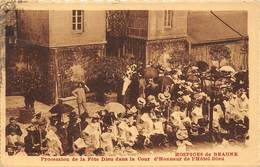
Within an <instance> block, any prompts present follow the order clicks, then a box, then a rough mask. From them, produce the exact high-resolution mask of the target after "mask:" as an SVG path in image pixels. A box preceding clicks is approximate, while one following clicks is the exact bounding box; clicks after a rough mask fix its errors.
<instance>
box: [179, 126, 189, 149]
mask: <svg viewBox="0 0 260 167" xmlns="http://www.w3.org/2000/svg"><path fill="white" fill-rule="evenodd" d="M188 137H189V136H188V131H187V129H186V128H185V126H181V127H180V128H179V129H178V130H177V132H176V138H177V141H176V144H177V146H178V148H177V150H176V151H177V152H185V151H187V146H192V143H191V142H189V140H188Z"/></svg>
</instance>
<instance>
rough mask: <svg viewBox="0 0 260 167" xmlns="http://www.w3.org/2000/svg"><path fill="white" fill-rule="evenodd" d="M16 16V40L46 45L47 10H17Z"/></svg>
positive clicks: (47, 32)
mask: <svg viewBox="0 0 260 167" xmlns="http://www.w3.org/2000/svg"><path fill="white" fill-rule="evenodd" d="M17 17H18V19H17V29H18V35H17V36H18V40H22V41H26V42H27V43H28V44H37V45H41V46H48V43H49V11H43V10H26V11H25V10H18V11H17Z"/></svg>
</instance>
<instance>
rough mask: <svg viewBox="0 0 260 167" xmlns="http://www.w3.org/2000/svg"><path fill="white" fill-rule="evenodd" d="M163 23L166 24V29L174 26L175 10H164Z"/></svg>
mask: <svg viewBox="0 0 260 167" xmlns="http://www.w3.org/2000/svg"><path fill="white" fill-rule="evenodd" d="M163 25H164V28H166V29H169V28H172V27H173V10H165V11H164V20H163Z"/></svg>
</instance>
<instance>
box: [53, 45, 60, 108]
mask: <svg viewBox="0 0 260 167" xmlns="http://www.w3.org/2000/svg"><path fill="white" fill-rule="evenodd" d="M56 56H57V49H55V50H54V55H53V57H54V70H55V78H54V80H55V103H56V104H58V99H59V71H58V60H57V57H56Z"/></svg>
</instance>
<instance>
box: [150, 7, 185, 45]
mask: <svg viewBox="0 0 260 167" xmlns="http://www.w3.org/2000/svg"><path fill="white" fill-rule="evenodd" d="M164 12H165V11H164V10H162V11H149V22H148V27H149V30H148V39H149V40H152V39H164V38H180V37H185V36H187V16H188V12H187V11H173V26H172V28H165V27H164Z"/></svg>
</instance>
